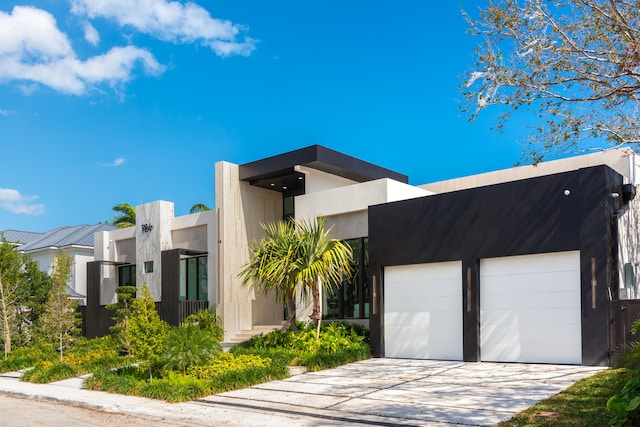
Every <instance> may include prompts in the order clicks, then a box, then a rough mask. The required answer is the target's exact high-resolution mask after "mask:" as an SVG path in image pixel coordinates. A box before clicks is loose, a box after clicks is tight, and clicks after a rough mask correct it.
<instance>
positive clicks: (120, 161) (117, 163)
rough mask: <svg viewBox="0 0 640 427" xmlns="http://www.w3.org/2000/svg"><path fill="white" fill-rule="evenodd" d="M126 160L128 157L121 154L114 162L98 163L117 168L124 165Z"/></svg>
mask: <svg viewBox="0 0 640 427" xmlns="http://www.w3.org/2000/svg"><path fill="white" fill-rule="evenodd" d="M125 161H126V159H125V158H124V157H122V156H121V157H118V158H117V159H115V160H114V161H113V162H112V163H98V165H99V166H102V167H105V168H116V167H118V166H122V165H123V164H124V162H125Z"/></svg>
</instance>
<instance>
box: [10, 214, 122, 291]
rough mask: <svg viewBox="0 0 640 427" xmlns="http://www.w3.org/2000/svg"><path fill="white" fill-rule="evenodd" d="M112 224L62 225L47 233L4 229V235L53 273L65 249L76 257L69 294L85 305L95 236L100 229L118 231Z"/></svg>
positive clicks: (45, 270)
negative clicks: (55, 260) (54, 264)
mask: <svg viewBox="0 0 640 427" xmlns="http://www.w3.org/2000/svg"><path fill="white" fill-rule="evenodd" d="M114 229H116V227H114V226H113V225H109V224H96V225H77V226H73V227H59V228H55V229H53V230H50V231H46V232H43V233H36V232H30V231H18V230H4V231H0V236H4V238H5V239H6V240H7V241H8V242H9V243H11V244H13V245H15V248H16V250H17V251H19V252H22V253H26V254H28V255H29V256H30V257H31V259H33V260H34V261H36V262H37V263H38V267H39V268H40V270H42V271H44V272H45V273H47V274H51V272H52V265H51V263H52V261H53V258H54V257H55V256H57V255H59V254H60V253H61V251H65V252H66V253H68V254H69V255H70V256H71V258H72V259H73V264H72V267H71V277H70V278H69V283H68V288H69V289H68V291H69V294H70V295H71V296H72V297H73V298H75V299H77V300H79V301H80V303H81V304H84V298H85V295H86V291H87V274H86V272H87V262H90V261H93V236H94V234H95V233H96V232H100V231H109V230H114Z"/></svg>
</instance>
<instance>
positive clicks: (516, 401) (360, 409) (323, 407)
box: [197, 359, 605, 426]
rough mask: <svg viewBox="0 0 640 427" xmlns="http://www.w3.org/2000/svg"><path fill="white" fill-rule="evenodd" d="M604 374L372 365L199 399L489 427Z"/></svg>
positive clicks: (369, 421) (352, 419)
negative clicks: (592, 376) (585, 379)
mask: <svg viewBox="0 0 640 427" xmlns="http://www.w3.org/2000/svg"><path fill="white" fill-rule="evenodd" d="M603 369H605V368H602V367H588V366H573V365H542V364H521V363H487V362H482V363H479V362H450V361H434V360H407V359H370V360H366V361H362V362H357V363H352V364H349V365H345V366H342V367H339V368H335V369H328V370H325V371H321V372H313V373H306V374H302V375H297V376H293V377H290V378H288V379H286V380H282V381H272V382H268V383H264V384H260V385H256V386H254V387H250V388H247V389H243V390H236V391H231V392H227V393H221V394H218V395H215V396H209V397H206V398H203V399H199V400H198V401H197V402H198V403H201V404H203V405H207V404H211V405H229V406H235V407H237V408H245V409H251V408H254V409H256V410H268V411H274V412H281V413H283V414H284V413H286V414H289V415H295V414H299V415H300V416H305V418H306V417H309V416H310V417H314V418H317V419H318V421H319V424H317V425H322V422H321V420H323V419H324V420H325V421H327V422H330V423H331V424H332V425H333V424H334V423H341V422H344V423H347V424H356V425H357V424H366V425H381V426H384V425H447V424H453V425H467V426H491V425H495V424H497V423H499V422H500V421H504V420H507V419H509V418H511V417H512V416H514V415H516V414H517V413H518V412H520V411H522V410H524V409H526V408H528V407H530V406H532V405H533V404H535V403H536V402H539V401H540V400H543V399H546V398H548V397H550V396H552V395H554V394H556V393H558V392H560V391H562V390H564V389H566V388H567V387H569V386H571V385H572V384H573V383H575V382H576V381H578V380H580V379H582V378H585V377H588V376H591V375H594V374H596V373H598V372H600V371H602V370H603Z"/></svg>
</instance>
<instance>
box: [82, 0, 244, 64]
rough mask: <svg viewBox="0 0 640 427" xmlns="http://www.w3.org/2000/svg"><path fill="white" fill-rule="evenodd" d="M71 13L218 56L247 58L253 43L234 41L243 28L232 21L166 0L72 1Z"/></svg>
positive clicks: (200, 8) (201, 9)
mask: <svg viewBox="0 0 640 427" xmlns="http://www.w3.org/2000/svg"><path fill="white" fill-rule="evenodd" d="M71 10H72V12H73V13H75V14H78V15H86V16H88V17H89V18H96V17H103V18H107V19H112V20H115V21H116V22H117V23H118V24H119V25H120V26H131V27H134V28H135V29H136V30H138V31H140V32H143V33H147V34H151V35H152V36H154V37H157V38H159V39H161V40H166V41H171V42H174V43H193V42H200V43H202V44H203V45H206V46H209V47H210V48H211V49H212V50H213V51H214V52H215V53H216V54H217V55H219V56H222V57H225V56H230V55H243V56H248V55H250V54H251V52H252V51H253V50H254V49H255V40H253V39H251V38H249V37H246V36H245V37H244V38H243V40H237V39H238V38H239V37H240V35H241V33H244V32H245V28H244V27H243V26H241V25H237V24H233V23H232V22H231V21H228V20H223V19H217V18H213V17H211V15H210V14H209V12H208V11H207V10H206V9H203V8H202V7H201V6H199V5H197V4H195V3H192V2H187V3H184V4H182V3H180V2H177V1H167V0H72V8H71Z"/></svg>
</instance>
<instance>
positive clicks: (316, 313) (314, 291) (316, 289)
mask: <svg viewBox="0 0 640 427" xmlns="http://www.w3.org/2000/svg"><path fill="white" fill-rule="evenodd" d="M311 295H312V296H313V312H312V313H311V316H309V317H310V318H311V319H313V320H315V322H316V341H318V340H319V339H320V323H321V322H322V312H321V311H320V284H319V283H318V279H316V280H315V281H314V282H313V284H312V285H311Z"/></svg>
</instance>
